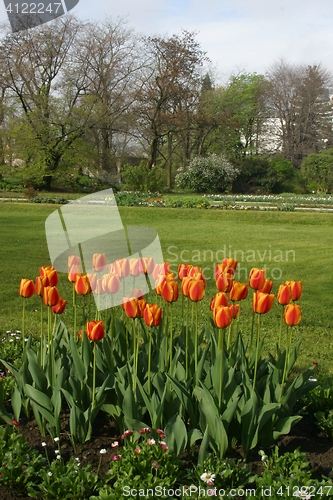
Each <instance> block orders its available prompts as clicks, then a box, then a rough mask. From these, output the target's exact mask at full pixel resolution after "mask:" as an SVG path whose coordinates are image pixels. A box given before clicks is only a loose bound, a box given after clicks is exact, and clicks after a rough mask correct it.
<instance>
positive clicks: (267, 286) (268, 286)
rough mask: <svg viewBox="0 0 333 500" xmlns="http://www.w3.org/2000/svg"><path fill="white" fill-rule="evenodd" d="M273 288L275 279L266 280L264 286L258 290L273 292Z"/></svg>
mask: <svg viewBox="0 0 333 500" xmlns="http://www.w3.org/2000/svg"><path fill="white" fill-rule="evenodd" d="M272 288H273V281H272V280H265V283H264V286H263V287H262V288H261V289H260V290H258V292H262V293H271V291H272Z"/></svg>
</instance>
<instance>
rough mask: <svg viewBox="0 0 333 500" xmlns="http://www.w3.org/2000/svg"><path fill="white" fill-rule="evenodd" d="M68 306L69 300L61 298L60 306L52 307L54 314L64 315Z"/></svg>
mask: <svg viewBox="0 0 333 500" xmlns="http://www.w3.org/2000/svg"><path fill="white" fill-rule="evenodd" d="M66 304H67V300H64V299H62V298H60V299H59V302H58V304H56V305H55V306H52V312H54V313H55V314H62V313H63V312H64V310H65V307H66Z"/></svg>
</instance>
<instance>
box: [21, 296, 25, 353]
mask: <svg viewBox="0 0 333 500" xmlns="http://www.w3.org/2000/svg"><path fill="white" fill-rule="evenodd" d="M21 335H22V349H23V350H24V339H25V298H23V309H22V332H21Z"/></svg>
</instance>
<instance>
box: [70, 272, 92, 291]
mask: <svg viewBox="0 0 333 500" xmlns="http://www.w3.org/2000/svg"><path fill="white" fill-rule="evenodd" d="M74 288H75V291H76V293H77V294H78V295H88V293H91V286H90V282H89V278H88V276H87V275H86V274H78V275H77V276H76V279H75V285H74Z"/></svg>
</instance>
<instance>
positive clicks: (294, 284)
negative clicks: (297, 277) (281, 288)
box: [286, 281, 303, 300]
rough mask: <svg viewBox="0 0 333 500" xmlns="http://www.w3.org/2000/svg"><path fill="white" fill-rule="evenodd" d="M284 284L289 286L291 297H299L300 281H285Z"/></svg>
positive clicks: (301, 287)
mask: <svg viewBox="0 0 333 500" xmlns="http://www.w3.org/2000/svg"><path fill="white" fill-rule="evenodd" d="M286 285H288V286H290V289H291V294H292V297H291V299H292V300H298V299H299V298H300V297H301V295H302V291H303V284H302V282H301V281H286Z"/></svg>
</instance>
